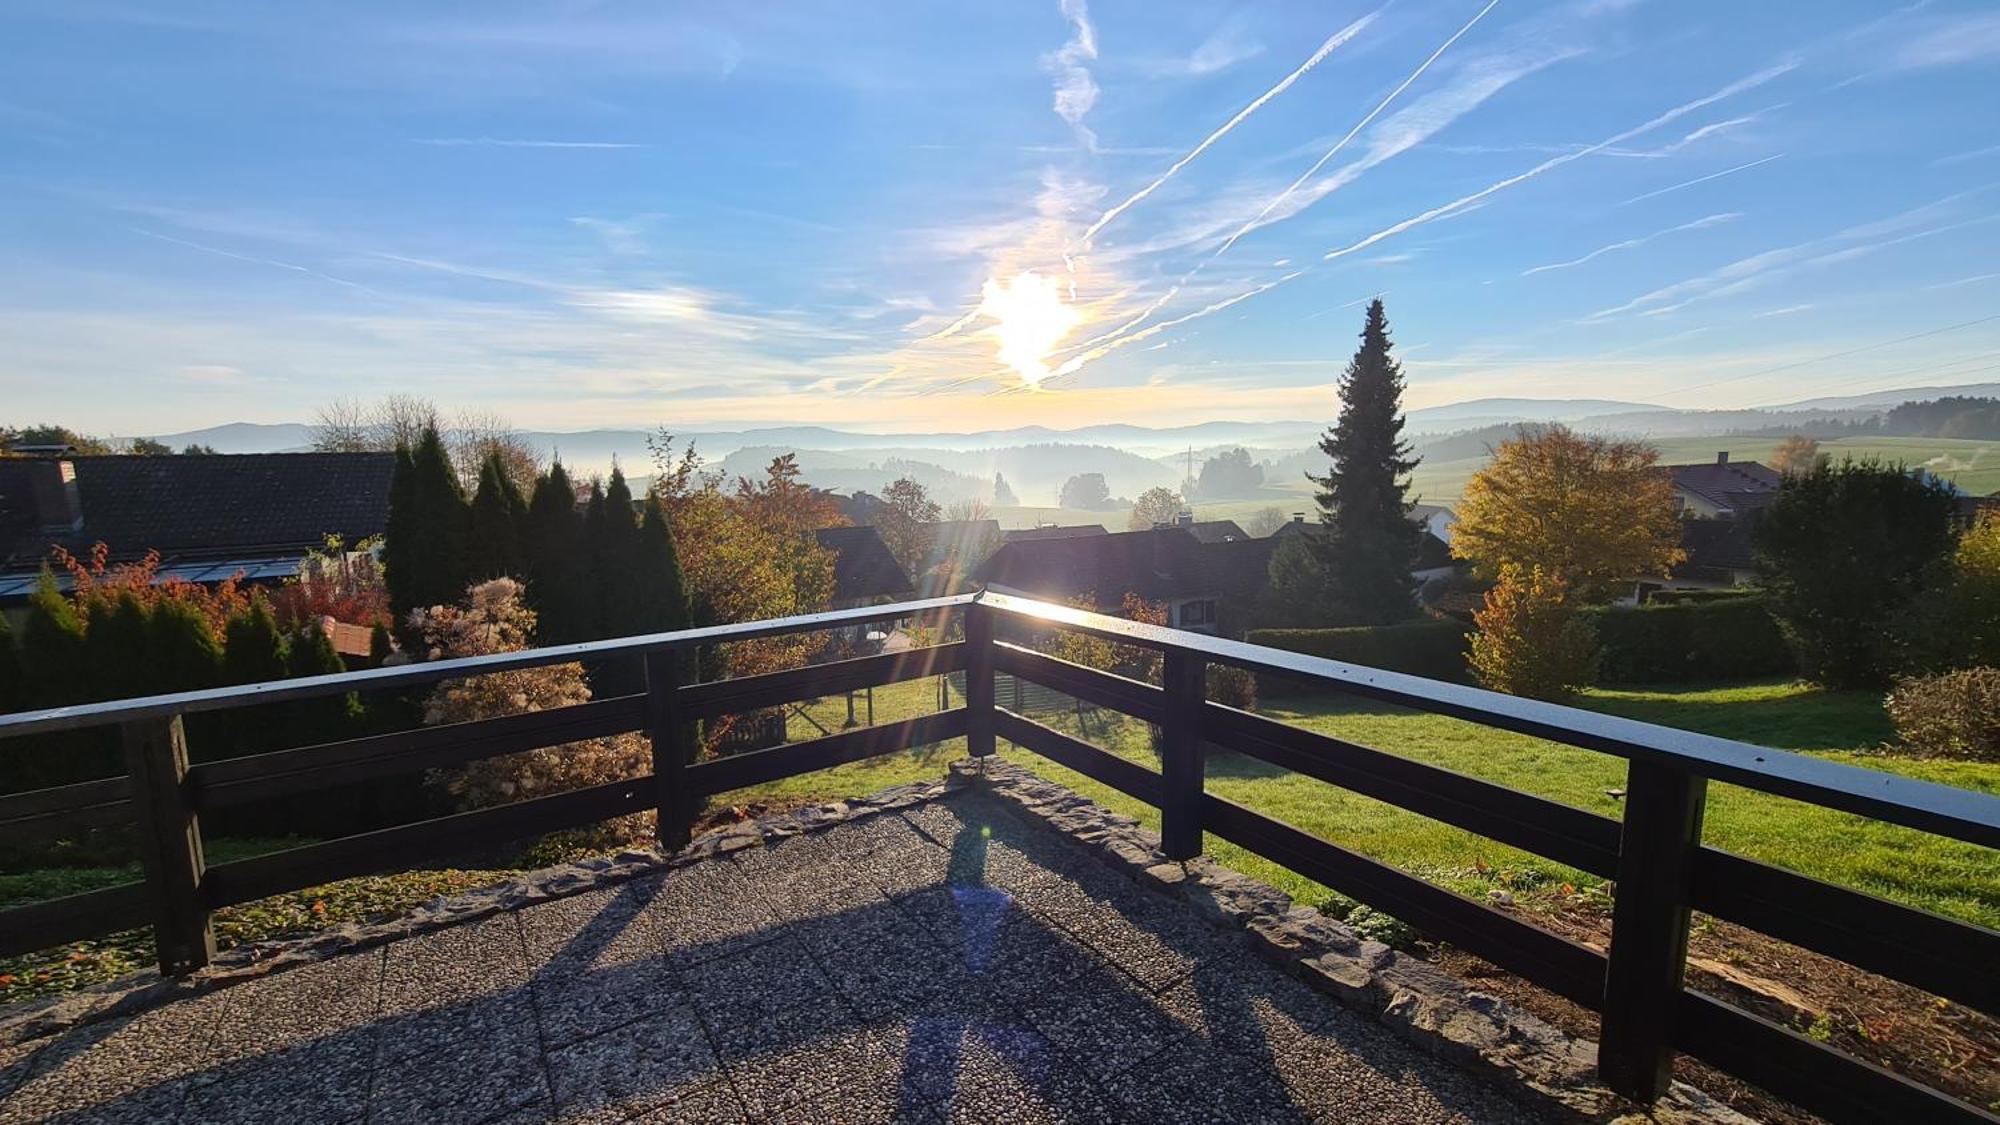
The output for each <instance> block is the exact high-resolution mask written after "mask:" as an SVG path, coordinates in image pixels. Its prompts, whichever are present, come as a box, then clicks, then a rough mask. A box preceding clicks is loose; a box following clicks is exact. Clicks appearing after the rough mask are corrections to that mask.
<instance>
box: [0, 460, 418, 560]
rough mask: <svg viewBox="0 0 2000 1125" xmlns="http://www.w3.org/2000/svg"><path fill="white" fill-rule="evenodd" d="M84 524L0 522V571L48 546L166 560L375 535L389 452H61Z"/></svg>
mask: <svg viewBox="0 0 2000 1125" xmlns="http://www.w3.org/2000/svg"><path fill="white" fill-rule="evenodd" d="M65 460H67V461H68V462H69V463H70V464H71V465H72V466H73V467H74V469H75V472H76V489H77V499H78V503H79V507H80V509H81V511H82V513H83V525H82V527H81V528H79V529H77V530H75V531H64V532H61V533H56V534H51V533H49V532H46V531H43V530H40V529H38V528H35V527H16V528H0V571H4V570H17V569H38V568H39V567H40V566H41V565H42V562H43V560H44V559H46V558H47V557H48V554H49V550H50V548H51V547H52V546H56V545H60V546H63V547H66V548H68V549H70V550H72V551H76V552H78V553H83V552H86V551H88V550H89V549H90V548H91V547H93V546H94V545H95V544H97V543H100V542H101V543H104V544H106V545H107V546H108V547H109V548H110V549H111V552H112V557H113V558H114V559H126V558H136V557H138V556H140V555H143V554H145V553H146V552H147V551H158V552H160V554H161V555H162V556H164V557H165V558H167V559H168V560H170V561H175V560H187V559H201V558H240V557H246V556H250V555H258V554H265V555H280V554H284V553H287V552H293V553H294V557H296V554H297V553H303V552H304V551H306V550H308V549H312V548H316V547H319V546H321V545H322V544H323V543H324V542H325V540H326V537H327V536H329V535H337V536H340V537H341V538H342V539H345V540H346V541H347V542H349V543H354V542H358V541H360V540H362V539H366V538H368V537H369V536H372V535H379V534H381V533H382V530H383V528H384V527H385V526H386V525H387V524H388V521H389V478H390V477H391V475H393V473H394V471H395V456H394V455H393V454H389V453H252V454H229V455H215V456H203V457H177V456H161V457H144V456H130V455H120V456H106V457H69V458H65Z"/></svg>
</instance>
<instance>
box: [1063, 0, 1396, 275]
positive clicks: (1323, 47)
mask: <svg viewBox="0 0 2000 1125" xmlns="http://www.w3.org/2000/svg"><path fill="white" fill-rule="evenodd" d="M1380 14H1381V12H1380V11H1374V12H1370V13H1368V14H1367V15H1365V16H1362V17H1361V18H1360V19H1358V20H1355V21H1354V22H1353V23H1350V24H1348V25H1347V26H1346V27H1343V28H1341V29H1340V30H1339V31H1336V32H1334V33H1333V34H1332V35H1330V36H1328V37H1327V40H1326V42H1324V43H1321V44H1320V45H1319V50H1317V51H1314V52H1313V53H1312V56H1311V57H1310V58H1308V59H1306V61H1304V62H1302V63H1300V64H1299V66H1298V69H1296V70H1294V71H1292V72H1291V73H1290V74H1287V75H1285V76H1284V77H1283V78H1281V79H1279V80H1278V84H1277V85H1275V86H1273V87H1271V88H1270V89H1268V90H1266V91H1264V92H1263V93H1262V94H1260V95H1258V96H1257V99H1256V100H1255V101H1253V102H1251V103H1250V104H1249V105H1246V106H1244V107H1243V108H1242V109H1239V110H1237V111H1236V116H1234V117H1232V118H1230V119H1229V120H1227V121H1225V122H1223V123H1222V124H1221V126H1220V127H1218V128H1217V129H1216V130H1215V131H1214V132H1213V133H1210V134H1209V135H1208V136H1206V137H1203V138H1202V141H1201V143H1200V144H1198V145H1196V146H1194V148H1192V149H1190V150H1189V151H1188V153H1187V155H1186V156H1183V157H1181V158H1180V159H1179V160H1176V161H1174V162H1173V164H1172V165H1171V166H1169V167H1168V168H1167V170H1166V171H1164V172H1162V173H1160V175H1159V177H1158V178H1157V179H1155V180H1154V181H1153V182H1152V183H1149V184H1147V185H1146V186H1145V187H1142V188H1140V189H1139V190H1138V191H1135V192H1133V193H1132V194H1131V195H1130V196H1128V197H1127V198H1126V199H1125V201H1124V202H1123V203H1120V204H1118V205H1117V206H1116V207H1113V208H1112V209H1111V210H1109V211H1106V212H1105V213H1104V214H1102V215H1100V216H1098V219H1097V221H1096V222H1094V223H1092V224H1090V229H1089V230H1086V231H1084V232H1083V237H1082V238H1080V239H1078V240H1077V242H1078V243H1079V244H1080V245H1083V246H1088V245H1090V240H1091V239H1092V238H1095V237H1096V236H1097V232H1098V231H1101V230H1103V229H1104V228H1105V227H1106V226H1107V225H1109V224H1110V222H1111V221H1112V220H1113V219H1116V218H1117V217H1118V216H1120V215H1122V214H1124V213H1125V212H1126V211H1127V210H1128V209H1130V208H1131V207H1132V205H1133V204H1135V203H1137V202H1139V201H1140V200H1142V199H1144V198H1146V197H1147V196H1149V195H1151V194H1153V193H1154V192H1155V191H1158V190H1159V188H1160V185H1161V184H1164V183H1166V182H1167V181H1168V180H1170V179H1172V178H1173V177H1174V174H1175V173H1177V172H1179V171H1180V170H1181V169H1183V168H1185V167H1187V166H1188V165H1189V164H1191V163H1193V161H1194V158H1195V157H1197V156H1200V155H1201V154H1202V153H1204V152H1206V151H1208V148H1209V146H1210V145H1213V144H1214V143H1215V142H1217V141H1219V140H1221V139H1222V138H1224V137H1226V136H1228V135H1229V132H1230V130H1232V129H1234V128H1236V127H1237V126H1238V125H1241V124H1242V123H1243V122H1244V121H1245V120H1247V119H1248V118H1249V116H1250V115H1251V114H1253V113H1255V112H1257V111H1258V110H1259V109H1261V108H1263V106H1264V103H1265V102H1268V101H1270V100H1271V99H1272V98H1275V97H1277V96H1278V95H1279V94H1282V93H1284V92H1285V91H1286V90H1289V89H1291V88H1292V84H1293V83H1294V82H1297V81H1298V80H1299V79H1301V78H1303V77H1305V75H1306V72H1307V71H1310V70H1311V69H1312V68H1313V67H1316V66H1318V65H1319V64H1320V62H1321V61H1323V60H1324V59H1325V58H1326V57H1327V56H1328V55H1330V54H1332V53H1333V52H1334V51H1336V50H1338V49H1339V48H1340V47H1341V46H1342V45H1343V44H1345V43H1346V42H1347V41H1348V40H1350V39H1352V38H1354V37H1355V36H1357V35H1359V34H1361V32H1362V30H1363V29H1365V28H1366V27H1367V26H1368V25H1369V24H1371V23H1374V22H1375V17H1376V16H1378V15H1380Z"/></svg>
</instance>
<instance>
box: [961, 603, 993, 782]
mask: <svg viewBox="0 0 2000 1125" xmlns="http://www.w3.org/2000/svg"><path fill="white" fill-rule="evenodd" d="M965 748H966V751H967V753H969V754H971V755H972V756H973V757H975V758H985V757H990V756H992V754H993V611H992V610H990V609H988V608H986V607H985V606H983V605H980V604H978V603H976V602H975V603H973V604H971V605H968V606H966V607H965Z"/></svg>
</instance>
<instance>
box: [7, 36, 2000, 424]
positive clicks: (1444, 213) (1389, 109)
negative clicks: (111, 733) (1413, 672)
mask: <svg viewBox="0 0 2000 1125" xmlns="http://www.w3.org/2000/svg"><path fill="white" fill-rule="evenodd" d="M1996 249H2000V10H1996V9H1995V8H1994V7H1993V6H1991V5H1990V4H1984V3H1975V2H1958V3H1953V2H1946V0H1937V2H1932V3H1919V4H1914V5H1908V6H1901V7H1897V6H1891V5H1886V4H1863V3H1844V2H1838V0H1811V2H1807V0H1795V2H1794V0H1787V2H1779V0H1761V2H1758V3H1752V4H1744V3H1740V2H1728V3H1724V2H1707V0H1571V2H1567V3H1541V4H1536V3H1526V2H1520V0H1498V2H1496V3H1491V4H1489V3H1486V2H1485V0H1476V2H1475V0H1449V2H1446V0H1395V2H1393V3H1390V4H1388V5H1387V6H1384V7H1376V6H1373V5H1370V4H1366V3H1362V4H1326V3H1297V4H1289V3H1271V4H1254V5H1253V4H1245V5H1236V6H1223V5H1214V4H1188V5H1183V4H1164V3H1160V2H1158V0H1089V2H1088V3H1086V2H1085V0H1060V2H1059V0H1049V2H1047V3H1032V2H1031V3H1020V4H1004V5H979V6H961V5H943V4H935V3H914V4H895V5H890V4H853V3H826V4H783V5H780V4H741V3H732V4H715V5H704V4H699V3H664V2H647V3H639V2H616V0H604V2H589V0H569V2H547V3H505V2H498V3H466V4H454V5H441V4H420V3H411V2H404V3H371V2H366V0H351V2H347V3H340V4H322V5H309V4H282V5H277V4H265V3H254V2H246V3H233V4H232V3H202V2H197V0H176V2H172V3H164V2H162V3H144V2H139V0H122V2H108V0H14V2H13V3H10V4H9V5H7V6H6V8H5V9H4V11H0V420H15V421H20V422H25V421H34V420H43V419H50V420H58V419H59V420H62V421H66V422H68V423H70V424H72V425H77V426H81V427H85V428H89V429H93V430H100V431H110V432H117V433H148V432H165V431H171V430H178V429H186V428H192V427H196V426H201V425H206V424H212V423H217V422H222V421H229V420H238V419H247V420H255V421H288V420H303V419H306V418H308V417H309V416H310V415H311V413H312V411H313V409H314V408H315V407H317V406H318V405H319V404H321V403H324V402H326V401H327V400H329V399H332V398H335V397H357V398H373V397H376V396H379V395H381V394H384V393H388V392H392V391H413V392H416V393H420V394H426V395H429V396H431V397H433V398H435V399H437V400H439V401H440V402H441V403H444V404H447V405H449V406H473V407H480V408H485V409H489V410H493V411H498V412H500V413H502V414H505V415H507V416H509V417H510V418H512V420H513V421H514V422H515V423H516V424H518V425H521V426H524V427H528V428H535V429H571V428H585V427H595V426H604V425H615V426H651V425H654V424H660V423H665V424H668V425H670V426H673V427H675V428H694V427H703V426H708V427H713V426H720V425H738V424H745V423H762V422H816V423H824V424H831V425H844V426H852V427H862V428H877V429H883V430H898V429H901V430H911V429H934V428H935V429H955V430H967V429H984V428H991V427H996V426H1005V425H1017V424H1026V423H1040V424H1048V425H1056V426H1065V425H1081V424H1088V423H1094V422H1103V421H1128V422H1137V423H1148V424H1173V423H1179V422H1188V421H1199V420H1205V419H1218V418H1231V419H1289V418H1315V417H1322V416H1328V417H1330V416H1331V414H1332V412H1333V410H1334V409H1335V404H1334V402H1333V399H1332V395H1331V391H1330V389H1329V385H1330V383H1331V381H1332V380H1333V378H1334V377H1335V376H1336V375H1337V373H1338V370H1339V366H1340V364H1341V363H1342V362H1343V361H1344V360H1345V358H1346V357H1347V356H1348V355H1349V354H1350V353H1351V352H1352V349H1353V341H1354V334H1355V332H1356V331H1357V329H1358V327H1359V322H1360V308H1359V307H1358V305H1357V304H1356V302H1359V301H1362V300H1364V299H1365V298H1367V297H1369V296H1371V295H1375V294H1381V295H1383V296H1384V298H1385V300H1386V301H1387V303H1388V308H1389V314H1390V320H1391V324H1392V326H1393V327H1394V329H1395V332H1396V337H1397V341H1398V343H1399V346H1400V348H1401V352H1402V355H1403V357H1404V359H1405V361H1406V364H1407V369H1408V373H1409V379H1410V392H1409V396H1408V400H1407V401H1408V402H1409V404H1411V405H1429V404H1436V403H1442V402H1449V401H1454V400H1458V399H1465V398H1472V397H1479V396H1486V395H1519V396H1533V397H1593V398H1618V399H1631V400H1640V401H1654V402H1663V403H1671V404H1674V405H1681V406H1701V407H1729V406H1744V405H1760V404H1766V403H1774V402H1782V401H1788V400H1794V399H1798V398H1803V397H1807V396H1811V395H1817V394H1838V393H1849V392H1857V391H1866V390H1873V389H1877V388H1887V387H1896V386H1903V385H1916V384H1952V383H1971V382H1982V381H1989V380H1993V379H1995V378H2000V254H1996V253H1995V251H1996ZM1981 318H1990V319H1984V320H1982V319H1981ZM1972 322H1977V323H1972ZM1919 333H1922V334H1923V335H1921V336H1918V337H1917V338H1915V339H1911V340H1908V341H1905V342H1901V343H1893V344H1892V343H1890V341H1895V340H1897V339H1898V338H1899V337H1905V336H1916V335H1917V334H1919ZM1878 345H1881V346H1878ZM1857 349H1860V350H1857ZM1838 353H1851V354H1845V355H1841V354H1838ZM1045 375H1046V377H1044V376H1045Z"/></svg>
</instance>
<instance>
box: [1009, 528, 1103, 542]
mask: <svg viewBox="0 0 2000 1125" xmlns="http://www.w3.org/2000/svg"><path fill="white" fill-rule="evenodd" d="M1108 534H1110V532H1108V531H1106V530H1105V527H1104V525H1103V524H1101V523H1078V524H1071V525H1069V526H1068V527H1017V528H1015V529H1014V530H1012V531H1008V532H1003V533H1002V538H1004V539H1005V540H1006V541H1007V542H1009V543H1019V542H1021V541H1023V540H1028V539H1074V538H1076V537H1077V536H1079V535H1108Z"/></svg>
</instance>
